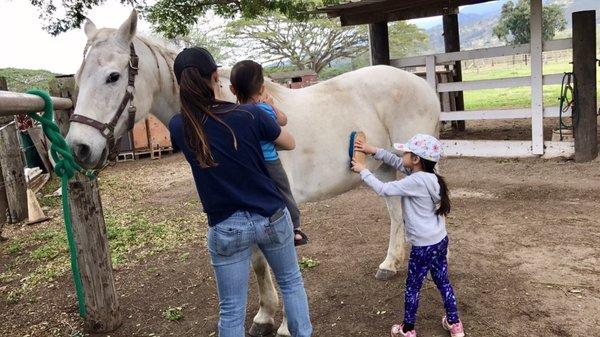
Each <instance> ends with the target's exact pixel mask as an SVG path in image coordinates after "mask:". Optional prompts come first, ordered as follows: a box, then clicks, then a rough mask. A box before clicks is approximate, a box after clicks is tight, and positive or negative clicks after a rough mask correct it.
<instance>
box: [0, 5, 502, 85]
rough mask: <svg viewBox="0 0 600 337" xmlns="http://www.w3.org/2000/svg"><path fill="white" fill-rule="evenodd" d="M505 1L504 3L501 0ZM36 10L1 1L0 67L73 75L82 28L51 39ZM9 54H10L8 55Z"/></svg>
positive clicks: (105, 8)
mask: <svg viewBox="0 0 600 337" xmlns="http://www.w3.org/2000/svg"><path fill="white" fill-rule="evenodd" d="M499 2H503V1H499ZM469 10H471V11H477V10H478V7H477V6H470V7H465V9H464V10H463V8H461V11H463V12H464V11H469ZM130 11H131V8H128V7H126V6H124V5H122V4H120V3H119V1H118V0H108V1H106V3H105V4H104V5H102V6H100V7H96V8H94V9H93V10H92V11H91V12H90V13H89V14H88V17H90V18H91V19H92V21H94V23H95V24H96V26H97V27H98V28H101V27H113V28H117V27H119V25H120V24H121V23H122V22H123V21H125V19H127V17H128V16H129V13H130ZM411 22H412V23H415V24H417V25H418V26H419V27H421V28H425V29H427V28H430V27H432V26H435V25H437V24H440V23H441V17H435V18H425V19H419V20H412V21H411ZM41 27H42V22H41V20H40V19H39V18H38V14H37V10H36V8H34V7H33V6H32V5H31V4H30V1H28V0H0V32H2V34H0V46H4V48H2V49H3V52H2V53H0V68H9V67H12V68H27V69H46V70H50V71H52V72H55V73H62V74H72V73H74V72H75V71H76V70H77V68H78V67H79V64H80V63H81V61H82V57H83V47H84V46H85V42H86V38H85V34H84V32H83V29H77V30H73V31H69V32H67V33H62V34H60V35H59V36H57V37H52V36H50V35H49V34H48V33H46V32H45V31H43V30H42V28H41ZM138 32H141V33H142V34H144V33H145V34H146V35H148V34H150V32H151V29H150V24H149V23H148V22H146V21H144V20H143V19H140V20H139V21H138ZM6 51H8V52H6Z"/></svg>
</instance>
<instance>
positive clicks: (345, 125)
mask: <svg viewBox="0 0 600 337" xmlns="http://www.w3.org/2000/svg"><path fill="white" fill-rule="evenodd" d="M136 23H137V13H136V12H135V11H134V12H132V14H131V15H130V17H129V18H128V19H127V20H126V21H125V22H124V23H123V24H122V25H121V27H120V28H119V29H118V30H115V29H107V28H104V29H97V28H96V26H95V25H94V24H93V23H92V22H91V21H89V20H88V21H87V22H86V24H85V33H86V34H87V37H88V43H87V46H86V47H87V48H86V49H88V48H89V51H88V53H87V55H86V56H85V59H84V61H83V63H82V65H81V68H80V69H79V71H78V73H77V83H78V85H79V95H78V97H77V105H76V107H75V112H74V113H75V114H79V115H82V116H85V117H88V118H90V119H93V120H96V121H99V122H101V123H108V122H109V121H110V120H111V119H113V118H114V116H115V114H116V111H117V110H118V106H119V104H120V103H121V101H122V99H123V96H124V94H125V92H126V88H127V76H128V68H129V64H130V48H129V46H130V44H133V45H134V46H135V50H136V53H137V55H138V56H139V65H138V68H139V74H138V75H137V77H136V80H135V92H134V99H133V105H135V106H136V107H137V114H136V116H135V119H136V121H137V120H141V119H143V118H145V117H146V116H147V115H148V114H149V113H151V114H153V115H155V116H156V117H157V118H159V119H160V120H161V121H162V122H163V123H165V124H168V122H169V120H170V119H171V117H172V116H173V115H174V114H176V113H177V112H178V111H179V93H178V87H177V84H176V81H175V79H174V75H173V71H172V64H173V59H174V57H175V55H176V52H174V51H172V50H169V49H168V48H165V47H163V46H161V45H158V44H156V43H154V42H150V41H148V40H146V39H143V38H140V37H137V36H135V32H136ZM219 75H220V80H221V82H222V85H221V89H220V91H219V92H217V93H216V95H217V97H219V98H220V99H224V100H229V101H235V97H234V96H233V94H232V93H231V92H230V91H229V89H228V88H229V70H226V69H220V70H219ZM115 76H116V77H117V80H115ZM266 86H267V90H268V91H269V92H270V93H271V94H272V96H273V97H274V98H275V102H276V104H277V105H278V107H280V108H281V109H282V110H283V111H285V113H286V114H287V115H288V121H289V122H288V129H289V131H290V132H291V133H292V134H293V135H294V137H295V138H296V149H295V150H294V151H291V152H285V153H280V156H281V160H282V162H283V165H284V167H285V169H286V171H287V174H288V176H289V180H290V184H291V186H292V190H293V193H294V196H295V197H296V200H297V201H298V202H305V201H315V200H319V199H324V198H327V197H331V196H335V195H339V194H341V193H344V192H346V191H349V190H350V189H352V188H354V187H356V186H357V185H358V184H359V183H360V179H359V177H358V175H356V174H353V173H351V172H350V170H349V159H348V142H349V135H350V133H351V131H353V130H362V131H364V132H365V133H366V134H367V136H368V138H369V142H370V143H372V144H374V145H377V146H381V147H386V148H387V147H389V146H390V144H391V143H393V142H404V141H407V140H408V139H409V138H410V137H411V136H413V135H414V134H416V133H426V134H432V135H437V133H438V125H439V114H440V104H439V101H438V97H437V95H436V94H435V92H434V91H433V90H432V89H431V88H430V87H429V85H428V84H427V83H426V82H425V81H424V80H422V79H421V78H419V77H417V76H415V75H413V74H410V73H408V72H405V71H402V70H399V69H396V68H393V67H388V66H375V67H368V68H363V69H360V70H356V71H353V72H350V73H346V74H344V75H341V76H338V77H336V78H334V79H331V80H328V81H325V82H322V83H319V84H316V85H313V86H310V87H307V88H303V89H295V90H291V89H287V88H285V87H283V86H280V85H278V84H275V83H273V82H270V81H267V82H266ZM127 122H128V119H127V114H126V113H124V114H123V115H121V116H120V117H119V118H118V123H117V124H116V126H115V128H114V132H115V135H116V136H117V137H118V136H120V135H123V134H124V132H126V130H127ZM67 142H68V143H69V144H70V145H71V146H72V148H73V149H74V152H75V155H76V157H77V158H78V160H79V161H80V162H81V163H82V164H83V165H84V166H86V167H99V166H102V165H103V163H104V162H105V161H106V159H107V154H108V152H109V151H108V149H107V147H108V144H109V142H107V139H106V138H105V137H104V136H103V135H102V134H101V133H100V132H99V130H98V129H97V128H94V127H92V126H90V125H86V124H82V123H72V124H71V126H70V130H69V133H68V135H67ZM368 166H369V168H370V169H373V170H374V169H377V167H378V163H376V162H374V161H369V162H368ZM379 170H380V171H379V174H378V175H379V176H380V177H382V176H383V177H385V179H388V180H389V179H395V178H396V172H395V171H393V170H389V169H386V168H385V167H384V166H382V167H381V168H380V169H379ZM386 203H387V207H388V210H389V214H390V219H391V230H390V238H389V246H388V250H387V255H386V258H385V260H384V261H383V262H382V263H381V264H380V265H379V269H378V271H377V274H376V277H377V278H378V279H388V278H390V277H392V276H394V274H396V272H397V270H398V266H399V265H400V264H403V263H405V261H406V254H407V248H408V245H407V243H406V242H405V240H404V229H403V221H402V209H401V206H400V200H399V198H397V197H392V198H386ZM381 235H382V236H384V235H385V234H384V233H382V234H381ZM253 267H254V270H255V273H256V276H257V279H258V285H259V291H260V309H259V312H258V313H257V315H256V316H255V317H254V324H253V326H252V328H251V330H250V332H251V334H252V335H254V336H257V335H261V334H267V333H268V332H269V331H270V330H271V329H272V328H273V324H274V319H273V317H274V315H275V313H276V311H277V309H278V305H279V304H278V301H279V300H278V296H277V292H276V289H275V287H274V285H273V281H272V278H271V274H270V272H269V268H268V264H267V262H266V260H265V258H264V257H263V256H262V254H254V258H253ZM278 335H281V336H289V335H290V334H289V332H288V330H287V325H286V322H285V318H284V322H282V325H281V327H280V328H279V330H278Z"/></svg>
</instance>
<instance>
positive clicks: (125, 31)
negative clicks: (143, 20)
mask: <svg viewBox="0 0 600 337" xmlns="http://www.w3.org/2000/svg"><path fill="white" fill-rule="evenodd" d="M137 20H138V17H137V11H136V10H135V9H134V10H132V11H131V14H130V15H129V18H127V20H125V22H123V24H122V25H121V27H119V31H118V33H117V39H119V40H120V41H121V42H123V43H124V44H126V45H129V43H130V42H131V40H132V39H133V36H134V35H135V31H136V28H137Z"/></svg>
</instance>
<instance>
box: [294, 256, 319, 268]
mask: <svg viewBox="0 0 600 337" xmlns="http://www.w3.org/2000/svg"><path fill="white" fill-rule="evenodd" d="M320 264H321V262H319V260H317V259H313V258H311V257H302V258H301V259H300V261H298V265H299V266H300V270H305V269H312V268H315V267H317V266H318V265H320Z"/></svg>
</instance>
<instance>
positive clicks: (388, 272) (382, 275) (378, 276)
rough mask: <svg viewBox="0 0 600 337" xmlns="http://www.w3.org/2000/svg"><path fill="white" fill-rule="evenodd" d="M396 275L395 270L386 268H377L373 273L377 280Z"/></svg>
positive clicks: (387, 278) (384, 279)
mask: <svg viewBox="0 0 600 337" xmlns="http://www.w3.org/2000/svg"><path fill="white" fill-rule="evenodd" d="M394 276H396V272H395V271H391V270H386V269H377V273H375V278H376V279H378V280H379V281H387V280H390V279H392V278H394Z"/></svg>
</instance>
